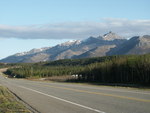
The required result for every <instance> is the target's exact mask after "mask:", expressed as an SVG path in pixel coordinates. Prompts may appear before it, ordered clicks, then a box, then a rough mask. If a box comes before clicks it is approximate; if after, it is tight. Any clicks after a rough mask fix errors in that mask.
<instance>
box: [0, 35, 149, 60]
mask: <svg viewBox="0 0 150 113" xmlns="http://www.w3.org/2000/svg"><path fill="white" fill-rule="evenodd" d="M144 53H150V36H148V35H145V36H142V37H139V36H137V37H133V38H131V39H130V40H127V39H125V38H124V37H121V36H119V35H117V34H115V33H112V32H109V33H107V34H105V35H103V36H98V37H92V36H91V37H89V38H87V39H85V40H82V41H80V40H71V41H68V42H65V43H61V44H58V45H56V46H53V47H46V48H40V49H32V50H31V51H28V52H22V53H17V54H15V55H12V56H9V57H7V58H5V59H2V60H0V62H5V63H18V62H40V61H51V60H59V59H70V58H71V59H72V58H87V57H98V56H105V55H115V54H144Z"/></svg>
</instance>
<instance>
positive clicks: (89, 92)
mask: <svg viewBox="0 0 150 113" xmlns="http://www.w3.org/2000/svg"><path fill="white" fill-rule="evenodd" d="M43 86H48V87H51V88H57V89H64V90H70V91H75V92H82V93H88V94H95V95H102V96H109V97H116V98H122V99H128V100H134V101H140V102H150V100H146V99H139V98H134V97H127V96H119V95H114V94H107V93H100V92H91V91H86V90H79V89H72V88H66V87H58V86H50V85H43Z"/></svg>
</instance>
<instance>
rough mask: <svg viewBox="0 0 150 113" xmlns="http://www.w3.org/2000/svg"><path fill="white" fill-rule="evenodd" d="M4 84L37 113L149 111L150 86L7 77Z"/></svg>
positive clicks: (0, 82)
mask: <svg viewBox="0 0 150 113" xmlns="http://www.w3.org/2000/svg"><path fill="white" fill-rule="evenodd" d="M0 84H1V85H3V86H6V87H8V88H9V90H11V91H12V92H13V93H15V94H16V95H17V96H18V97H20V98H21V99H22V100H23V101H25V102H26V103H28V104H29V105H30V106H31V107H32V108H34V109H36V110H37V111H38V112H40V113H150V90H144V89H133V88H121V87H108V86H93V85H83V84H71V83H53V82H40V81H29V80H24V79H10V78H6V77H4V76H0Z"/></svg>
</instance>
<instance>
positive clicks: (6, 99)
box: [0, 86, 30, 113]
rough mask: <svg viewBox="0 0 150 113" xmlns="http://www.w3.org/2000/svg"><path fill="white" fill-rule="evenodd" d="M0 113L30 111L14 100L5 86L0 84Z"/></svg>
mask: <svg viewBox="0 0 150 113" xmlns="http://www.w3.org/2000/svg"><path fill="white" fill-rule="evenodd" d="M0 113H30V111H29V110H27V109H26V108H25V106H24V105H23V104H21V103H20V102H18V101H16V100H15V98H14V96H13V95H12V94H11V93H10V92H9V91H8V89H7V88H5V87H2V86H0Z"/></svg>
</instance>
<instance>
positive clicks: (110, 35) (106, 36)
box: [103, 31, 124, 40]
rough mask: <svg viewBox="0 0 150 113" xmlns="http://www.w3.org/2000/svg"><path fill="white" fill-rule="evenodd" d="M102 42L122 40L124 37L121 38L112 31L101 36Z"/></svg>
mask: <svg viewBox="0 0 150 113" xmlns="http://www.w3.org/2000/svg"><path fill="white" fill-rule="evenodd" d="M103 39H104V40H115V39H124V37H121V36H119V35H117V34H116V33H113V32H112V31H110V32H108V33H106V34H104V35H103Z"/></svg>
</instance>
